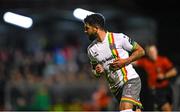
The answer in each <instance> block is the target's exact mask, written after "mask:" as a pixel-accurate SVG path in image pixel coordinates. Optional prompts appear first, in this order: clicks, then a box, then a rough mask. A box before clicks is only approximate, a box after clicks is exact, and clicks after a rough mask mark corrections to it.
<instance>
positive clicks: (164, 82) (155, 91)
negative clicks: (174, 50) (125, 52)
mask: <svg viewBox="0 0 180 112" xmlns="http://www.w3.org/2000/svg"><path fill="white" fill-rule="evenodd" d="M146 54H147V57H144V58H141V59H139V60H137V61H136V62H135V63H134V64H135V65H137V66H139V67H142V68H143V69H144V70H145V71H146V72H147V75H148V77H147V79H148V86H149V89H150V90H151V92H152V95H153V97H154V100H155V102H154V103H155V104H156V105H157V109H158V110H161V111H172V95H173V93H172V92H173V91H172V88H171V86H170V83H169V79H171V78H173V77H175V76H176V75H177V70H176V68H175V67H174V66H173V63H172V62H171V61H170V60H169V59H168V58H167V57H165V56H160V55H159V54H158V50H157V47H156V45H155V44H150V45H147V46H146Z"/></svg>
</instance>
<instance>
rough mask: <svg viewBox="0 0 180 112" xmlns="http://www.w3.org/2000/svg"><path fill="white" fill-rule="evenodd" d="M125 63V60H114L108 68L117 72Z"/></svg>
mask: <svg viewBox="0 0 180 112" xmlns="http://www.w3.org/2000/svg"><path fill="white" fill-rule="evenodd" d="M126 63H127V60H126V59H120V58H118V59H116V60H114V61H113V63H110V64H109V65H110V67H111V68H113V69H114V70H118V69H121V68H122V67H124V66H125V65H126Z"/></svg>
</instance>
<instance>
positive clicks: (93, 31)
mask: <svg viewBox="0 0 180 112" xmlns="http://www.w3.org/2000/svg"><path fill="white" fill-rule="evenodd" d="M84 32H85V33H86V34H87V35H88V36H89V39H90V40H93V39H94V38H95V37H96V34H97V28H96V27H94V26H91V25H89V24H84Z"/></svg>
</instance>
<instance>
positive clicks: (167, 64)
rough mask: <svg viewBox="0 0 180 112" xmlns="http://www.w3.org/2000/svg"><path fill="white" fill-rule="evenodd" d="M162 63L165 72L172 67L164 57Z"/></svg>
mask: <svg viewBox="0 0 180 112" xmlns="http://www.w3.org/2000/svg"><path fill="white" fill-rule="evenodd" d="M163 62H164V64H163V65H164V67H165V68H166V70H170V69H172V68H173V67H174V66H173V64H172V62H171V61H170V60H169V59H168V58H167V57H164V59H163Z"/></svg>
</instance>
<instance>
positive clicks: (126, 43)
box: [122, 34, 137, 52]
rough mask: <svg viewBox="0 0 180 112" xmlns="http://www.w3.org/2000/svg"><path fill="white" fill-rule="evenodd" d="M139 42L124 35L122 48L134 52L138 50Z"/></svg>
mask: <svg viewBox="0 0 180 112" xmlns="http://www.w3.org/2000/svg"><path fill="white" fill-rule="evenodd" d="M136 45H137V42H135V41H134V40H133V39H131V38H130V37H128V36H127V35H124V34H122V47H123V48H124V49H125V50H127V51H129V52H132V51H133V50H134V49H135V48H136Z"/></svg>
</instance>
